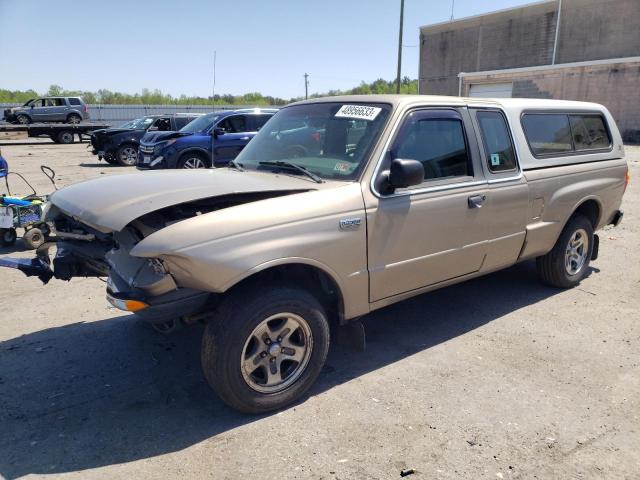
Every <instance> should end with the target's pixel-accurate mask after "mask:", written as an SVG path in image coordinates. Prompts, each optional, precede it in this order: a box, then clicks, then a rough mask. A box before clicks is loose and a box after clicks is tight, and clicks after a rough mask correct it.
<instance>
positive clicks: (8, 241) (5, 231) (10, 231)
mask: <svg viewBox="0 0 640 480" xmlns="http://www.w3.org/2000/svg"><path fill="white" fill-rule="evenodd" d="M17 238H18V234H17V233H16V229H15V228H0V243H1V244H2V246H3V247H10V246H11V245H13V244H14V243H16V239H17Z"/></svg>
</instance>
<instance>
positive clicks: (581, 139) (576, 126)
mask: <svg viewBox="0 0 640 480" xmlns="http://www.w3.org/2000/svg"><path fill="white" fill-rule="evenodd" d="M522 128H523V130H524V134H525V137H526V138H527V143H528V144H529V148H530V149H531V152H532V153H533V154H534V156H536V157H544V156H561V155H572V154H580V153H589V152H591V151H594V150H609V149H611V136H610V134H609V130H608V128H607V126H606V122H605V119H604V117H603V116H602V115H601V114H599V113H565V112H553V113H551V112H549V113H537V112H535V113H533V112H531V113H530V112H525V113H524V114H523V115H522Z"/></svg>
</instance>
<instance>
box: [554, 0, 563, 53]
mask: <svg viewBox="0 0 640 480" xmlns="http://www.w3.org/2000/svg"><path fill="white" fill-rule="evenodd" d="M561 14H562V0H558V20H556V36H555V38H554V40H553V54H552V56H551V65H555V64H556V50H557V49H558V33H560V16H561Z"/></svg>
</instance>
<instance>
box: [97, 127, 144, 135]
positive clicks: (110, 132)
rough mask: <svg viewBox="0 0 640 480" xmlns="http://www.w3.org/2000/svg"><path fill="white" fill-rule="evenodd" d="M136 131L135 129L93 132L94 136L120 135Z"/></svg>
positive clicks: (110, 129) (109, 129)
mask: <svg viewBox="0 0 640 480" xmlns="http://www.w3.org/2000/svg"><path fill="white" fill-rule="evenodd" d="M133 131H135V129H133V128H101V129H100V130H94V131H93V132H91V133H92V134H93V135H96V136H98V135H105V136H108V135H117V134H118V133H123V132H133Z"/></svg>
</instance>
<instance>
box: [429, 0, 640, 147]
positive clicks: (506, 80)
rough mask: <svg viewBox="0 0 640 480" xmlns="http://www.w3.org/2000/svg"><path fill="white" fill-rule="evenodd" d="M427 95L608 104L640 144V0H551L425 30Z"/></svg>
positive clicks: (625, 134) (627, 136)
mask: <svg viewBox="0 0 640 480" xmlns="http://www.w3.org/2000/svg"><path fill="white" fill-rule="evenodd" d="M419 76H420V83H419V89H420V93H422V94H431V95H461V96H482V97H528V98H558V99H565V100H582V101H591V102H597V103H601V104H603V105H605V106H606V107H607V108H608V109H609V110H610V111H611V113H612V114H613V116H614V118H615V119H616V121H617V123H618V126H619V128H620V131H621V133H622V135H623V138H624V139H625V140H626V141H629V142H635V143H638V142H640V0H551V1H543V2H538V3H533V4H529V5H525V6H522V7H517V8H512V9H508V10H501V11H497V12H491V13H487V14H484V15H479V16H475V17H468V18H462V19H460V20H454V21H451V22H444V23H439V24H435V25H427V26H424V27H421V29H420V73H419Z"/></svg>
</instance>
